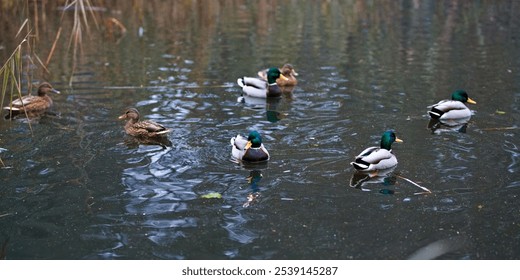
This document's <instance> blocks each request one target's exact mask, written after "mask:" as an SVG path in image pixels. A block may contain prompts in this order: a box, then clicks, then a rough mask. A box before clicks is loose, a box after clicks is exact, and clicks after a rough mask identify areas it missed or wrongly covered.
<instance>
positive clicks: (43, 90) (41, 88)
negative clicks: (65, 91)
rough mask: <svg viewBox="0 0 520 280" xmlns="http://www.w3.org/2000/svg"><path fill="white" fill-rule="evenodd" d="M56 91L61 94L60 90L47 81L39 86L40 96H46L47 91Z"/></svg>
mask: <svg viewBox="0 0 520 280" xmlns="http://www.w3.org/2000/svg"><path fill="white" fill-rule="evenodd" d="M51 92H52V93H56V94H60V91H59V90H56V89H54V88H53V87H52V86H51V84H49V83H47V82H45V83H41V84H40V86H38V96H44V95H46V94H47V93H51Z"/></svg>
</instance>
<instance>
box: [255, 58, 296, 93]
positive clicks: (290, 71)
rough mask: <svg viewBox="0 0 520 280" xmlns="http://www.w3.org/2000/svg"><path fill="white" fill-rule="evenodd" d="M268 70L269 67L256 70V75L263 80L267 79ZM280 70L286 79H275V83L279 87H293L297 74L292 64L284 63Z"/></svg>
mask: <svg viewBox="0 0 520 280" xmlns="http://www.w3.org/2000/svg"><path fill="white" fill-rule="evenodd" d="M268 70H269V69H265V70H262V71H258V76H259V77H260V78H261V79H262V80H264V81H267V71H268ZM280 72H281V73H282V75H283V76H284V77H286V78H287V79H283V78H278V79H276V84H277V85H278V86H279V87H293V86H295V85H296V84H298V80H296V76H298V73H296V71H294V67H293V66H292V64H289V63H286V64H284V66H282V68H281V69H280Z"/></svg>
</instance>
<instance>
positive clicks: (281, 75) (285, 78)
mask: <svg viewBox="0 0 520 280" xmlns="http://www.w3.org/2000/svg"><path fill="white" fill-rule="evenodd" d="M280 78H282V79H284V80H286V81H288V80H289V78H287V77H285V76H284V75H283V74H280Z"/></svg>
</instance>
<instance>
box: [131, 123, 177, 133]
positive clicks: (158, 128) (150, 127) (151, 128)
mask: <svg viewBox="0 0 520 280" xmlns="http://www.w3.org/2000/svg"><path fill="white" fill-rule="evenodd" d="M134 126H135V127H136V128H139V129H145V130H146V131H148V132H161V133H166V132H169V130H168V129H167V128H166V127H164V126H162V125H160V124H158V123H156V122H153V121H143V122H138V123H136V124H135V125H134Z"/></svg>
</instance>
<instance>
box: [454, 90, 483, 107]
mask: <svg viewBox="0 0 520 280" xmlns="http://www.w3.org/2000/svg"><path fill="white" fill-rule="evenodd" d="M451 100H456V101H460V102H462V103H466V102H467V103H471V104H477V102H475V100H473V99H471V98H469V96H468V93H467V92H466V91H465V90H462V89H458V90H456V91H454V92H453V93H452V94H451Z"/></svg>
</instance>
